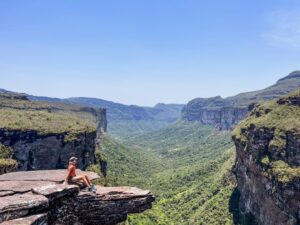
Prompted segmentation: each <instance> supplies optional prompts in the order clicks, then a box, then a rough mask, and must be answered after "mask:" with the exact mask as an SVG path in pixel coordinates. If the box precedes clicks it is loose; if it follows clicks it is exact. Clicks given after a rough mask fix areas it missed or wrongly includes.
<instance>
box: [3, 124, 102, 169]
mask: <svg viewBox="0 0 300 225" xmlns="http://www.w3.org/2000/svg"><path fill="white" fill-rule="evenodd" d="M0 137H1V139H0V142H1V143H2V144H4V145H6V146H10V147H11V148H12V149H13V158H14V159H15V160H17V162H18V165H19V168H18V169H19V170H40V169H62V168H65V167H66V166H67V165H68V160H69V158H70V157H71V156H76V157H77V158H79V159H80V160H79V161H78V167H79V168H80V169H85V168H86V167H87V166H88V165H90V164H92V163H95V155H94V153H95V139H96V131H95V132H90V133H87V132H84V133H82V134H79V135H77V138H76V139H74V140H72V141H65V134H47V135H39V134H38V133H37V132H36V131H18V130H10V131H8V130H5V129H0Z"/></svg>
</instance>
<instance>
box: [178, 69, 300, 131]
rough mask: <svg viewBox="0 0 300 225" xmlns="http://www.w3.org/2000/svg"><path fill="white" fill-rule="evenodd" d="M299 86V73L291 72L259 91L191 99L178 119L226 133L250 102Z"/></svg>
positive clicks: (246, 110) (250, 105)
mask: <svg viewBox="0 0 300 225" xmlns="http://www.w3.org/2000/svg"><path fill="white" fill-rule="evenodd" d="M299 87H300V71H294V72H292V73H290V74H289V75H288V76H286V77H284V78H282V79H280V80H278V82H277V83H276V84H274V85H272V86H270V87H268V88H266V89H263V90H259V91H253V92H246V93H241V94H238V95H236V96H232V97H228V98H221V97H220V96H217V97H213V98H196V99H193V100H191V101H190V102H188V104H187V105H186V106H185V107H184V108H183V110H182V119H184V120H188V121H199V122H201V123H203V124H206V125H213V126H215V127H216V128H217V129H220V130H229V129H232V128H234V127H235V126H236V125H237V124H238V123H239V122H240V121H241V120H242V119H244V118H245V117H246V116H247V113H248V109H249V107H250V109H251V108H252V106H253V104H254V103H259V102H262V101H267V100H272V99H276V98H279V97H280V96H282V95H285V94H288V93H289V92H291V91H294V90H296V89H297V88H299Z"/></svg>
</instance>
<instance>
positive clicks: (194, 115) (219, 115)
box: [182, 97, 248, 130]
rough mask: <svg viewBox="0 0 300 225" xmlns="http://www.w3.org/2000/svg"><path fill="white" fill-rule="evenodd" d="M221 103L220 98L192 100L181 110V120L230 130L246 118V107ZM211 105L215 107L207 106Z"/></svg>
mask: <svg viewBox="0 0 300 225" xmlns="http://www.w3.org/2000/svg"><path fill="white" fill-rule="evenodd" d="M223 101H224V100H223V99H222V98H221V97H215V98H210V99H194V100H192V101H190V102H189V103H188V104H187V105H186V106H185V107H184V108H183V110H182V112H183V113H182V118H183V119H185V120H188V121H200V122H201V123H202V124H205V125H212V126H215V127H216V128H217V129H219V130H229V129H232V128H233V127H234V126H235V125H236V124H237V123H238V122H239V121H240V120H242V119H243V118H245V117H246V115H247V113H248V107H234V106H226V104H225V103H224V102H223ZM213 104H216V105H217V106H208V105H213ZM222 105H224V106H222Z"/></svg>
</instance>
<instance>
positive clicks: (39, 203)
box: [0, 170, 154, 225]
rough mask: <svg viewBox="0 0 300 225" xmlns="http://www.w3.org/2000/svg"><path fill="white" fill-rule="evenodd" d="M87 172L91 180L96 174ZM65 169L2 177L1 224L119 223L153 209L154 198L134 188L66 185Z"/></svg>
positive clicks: (0, 181) (11, 174) (12, 174)
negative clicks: (94, 187) (132, 215)
mask: <svg viewBox="0 0 300 225" xmlns="http://www.w3.org/2000/svg"><path fill="white" fill-rule="evenodd" d="M77 173H78V174H82V173H84V174H85V175H87V176H89V177H90V179H91V180H94V179H97V178H98V176H97V174H95V173H93V172H82V171H80V170H78V171H77ZM65 175H66V171H65V170H52V171H27V172H15V173H8V174H4V175H1V176H0V223H1V224H4V225H18V224H22V225H47V224H57V225H60V224H64V225H65V224H66V225H68V224H70V225H71V224H72V225H73V224H78V225H85V224H86V225H93V224H95V225H96V224H97V225H98V224H104V225H105V224H117V223H120V222H122V221H125V220H126V218H127V215H128V214H130V213H140V212H143V211H145V210H146V209H149V208H151V203H152V202H153V201H154V196H153V195H152V193H151V192H149V191H144V190H141V189H138V188H133V187H100V186H97V187H96V188H97V192H96V193H91V192H88V191H87V190H85V189H83V190H80V188H79V187H78V186H77V185H63V184H62V181H63V180H64V178H65Z"/></svg>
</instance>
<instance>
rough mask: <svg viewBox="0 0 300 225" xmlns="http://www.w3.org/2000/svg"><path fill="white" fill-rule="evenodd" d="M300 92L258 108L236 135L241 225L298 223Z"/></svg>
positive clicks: (299, 219) (299, 201) (235, 132)
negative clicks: (253, 221)
mask: <svg viewBox="0 0 300 225" xmlns="http://www.w3.org/2000/svg"><path fill="white" fill-rule="evenodd" d="M299 103H300V91H298V92H297V93H296V94H293V95H291V96H288V97H285V98H282V99H280V100H278V101H277V102H273V103H266V104H264V105H260V106H257V107H256V108H255V109H254V110H252V111H251V113H250V115H249V117H247V119H246V120H244V121H243V122H242V123H241V124H240V125H239V126H238V127H237V128H236V129H235V131H234V135H233V140H234V142H235V145H236V151H237V158H236V164H235V173H236V178H237V183H238V189H239V192H240V200H239V208H240V215H241V220H242V221H243V222H244V224H247V221H248V220H249V219H251V218H254V219H255V221H256V222H257V223H258V224H261V225H275V224H276V225H296V224H300V107H299V106H300V104H299Z"/></svg>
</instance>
